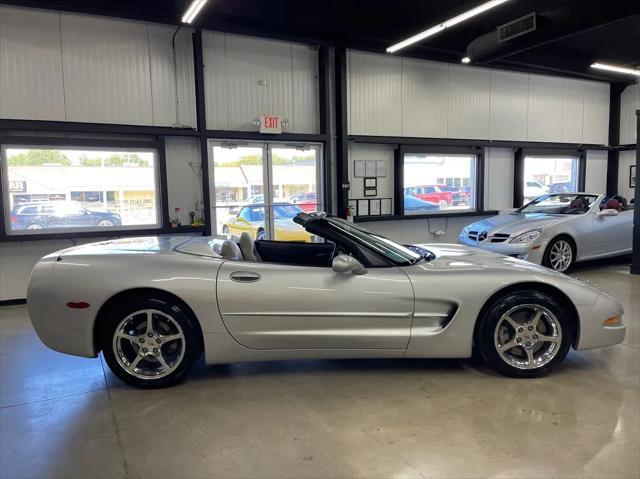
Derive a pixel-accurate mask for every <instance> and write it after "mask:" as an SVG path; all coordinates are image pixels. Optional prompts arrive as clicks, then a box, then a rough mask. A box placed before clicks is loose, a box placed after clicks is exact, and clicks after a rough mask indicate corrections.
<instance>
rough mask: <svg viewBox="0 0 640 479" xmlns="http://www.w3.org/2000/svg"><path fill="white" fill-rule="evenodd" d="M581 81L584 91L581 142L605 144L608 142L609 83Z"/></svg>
mask: <svg viewBox="0 0 640 479" xmlns="http://www.w3.org/2000/svg"><path fill="white" fill-rule="evenodd" d="M582 83H583V88H584V91H585V95H584V123H583V126H582V142H583V143H595V144H598V145H606V144H608V143H609V93H610V89H609V84H608V83H598V82H582Z"/></svg>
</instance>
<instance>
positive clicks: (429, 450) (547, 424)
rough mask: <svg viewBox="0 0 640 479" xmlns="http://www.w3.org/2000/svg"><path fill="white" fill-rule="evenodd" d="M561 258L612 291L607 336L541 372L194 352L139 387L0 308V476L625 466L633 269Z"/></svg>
mask: <svg viewBox="0 0 640 479" xmlns="http://www.w3.org/2000/svg"><path fill="white" fill-rule="evenodd" d="M628 271H629V267H628V264H626V263H623V262H620V261H615V262H599V263H592V264H588V265H585V266H579V267H578V269H577V270H576V271H575V274H576V275H577V276H579V277H581V278H582V279H585V280H588V281H590V282H592V283H593V284H595V285H596V286H598V287H600V288H602V289H605V290H607V291H609V292H610V293H612V294H613V295H614V296H616V297H617V298H618V299H619V300H621V301H622V303H623V304H624V307H625V311H626V314H625V322H626V323H627V325H628V328H629V329H628V334H627V338H626V340H625V342H624V344H623V345H618V346H615V347H611V348H607V349H602V350H594V351H587V352H581V353H576V352H572V353H570V355H569V357H568V358H567V361H566V362H565V364H564V365H563V366H562V367H561V368H560V369H559V370H558V371H556V372H555V373H554V374H552V375H551V376H549V377H547V378H544V379H536V380H514V379H507V378H503V377H500V376H496V375H494V374H493V373H491V372H490V371H489V370H487V369H486V368H484V367H482V366H478V365H476V364H475V363H474V362H473V361H471V360H462V361H444V360H437V361H436V360H372V361H364V360H356V361H343V360H341V361H337V360H334V361H287V362H268V363H256V364H235V365H223V366H210V367H205V366H203V365H202V364H200V365H198V367H197V368H196V370H195V371H194V372H193V373H192V375H191V377H190V379H189V380H188V381H187V382H186V383H184V384H182V385H181V386H178V387H176V388H173V389H168V390H161V391H139V390H135V389H131V388H129V387H127V386H125V385H123V384H122V383H120V382H119V381H118V380H117V379H116V378H115V377H114V376H113V375H112V374H110V373H109V371H108V369H107V368H106V365H105V364H104V362H103V361H102V360H101V359H93V360H92V359H82V358H75V357H71V356H66V355H63V354H59V353H55V352H53V351H50V350H48V349H47V348H46V347H45V346H43V345H42V344H41V343H40V341H39V340H38V338H37V337H36V335H35V333H34V331H33V329H32V327H31V324H30V323H29V320H28V318H27V314H26V309H25V308H24V307H22V306H20V307H4V308H0V477H1V478H7V479H20V478H27V477H37V478H43V477H54V478H74V477H82V478H85V477H99V478H102V477H104V478H119V477H122V478H124V477H132V478H133V477H135V478H155V479H158V478H169V477H172V478H173V477H189V478H201V477H202V478H204V477H224V478H227V477H236V478H254V477H270V478H284V477H318V478H320V477H321V478H328V477H336V478H338V477H393V478H404V477H418V478H421V477H447V478H466V477H470V478H471V477H474V478H475V477H493V478H511V477H523V478H525V477H526V478H528V477H559V478H560V477H561V478H566V477H580V478H583V477H596V478H630V479H631V478H638V477H640V463H639V461H638V457H640V326H639V324H638V323H639V322H640V277H638V276H635V277H634V276H630V275H629V273H628Z"/></svg>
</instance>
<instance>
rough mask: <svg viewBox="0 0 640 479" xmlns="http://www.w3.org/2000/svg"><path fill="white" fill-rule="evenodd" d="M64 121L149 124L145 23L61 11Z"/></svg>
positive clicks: (148, 70) (149, 90) (147, 46)
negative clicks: (69, 13)
mask: <svg viewBox="0 0 640 479" xmlns="http://www.w3.org/2000/svg"><path fill="white" fill-rule="evenodd" d="M61 31H62V63H63V69H64V70H63V71H64V93H65V101H66V110H67V120H70V121H82V122H97V123H124V124H133V125H153V106H152V99H151V73H150V65H149V42H148V37H147V24H146V23H140V22H132V21H126V20H114V19H109V18H103V17H92V16H88V15H67V14H63V15H62V16H61Z"/></svg>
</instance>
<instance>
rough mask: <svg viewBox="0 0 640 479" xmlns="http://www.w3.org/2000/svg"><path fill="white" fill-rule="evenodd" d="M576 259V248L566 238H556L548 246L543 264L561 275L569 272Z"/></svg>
mask: <svg viewBox="0 0 640 479" xmlns="http://www.w3.org/2000/svg"><path fill="white" fill-rule="evenodd" d="M575 258H576V248H575V246H574V245H573V241H571V240H570V239H569V238H568V237H566V236H558V237H557V238H554V239H553V240H551V242H550V243H549V246H547V249H546V250H545V252H544V257H543V258H542V264H543V265H544V266H546V267H547V268H551V269H554V270H556V271H559V272H561V273H564V272H565V271H568V270H569V268H571V266H572V265H573V263H574V262H575Z"/></svg>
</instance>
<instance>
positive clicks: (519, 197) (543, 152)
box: [513, 148, 587, 208]
mask: <svg viewBox="0 0 640 479" xmlns="http://www.w3.org/2000/svg"><path fill="white" fill-rule="evenodd" d="M526 156H538V157H540V156H549V157H558V156H571V157H575V158H577V159H578V178H577V179H578V191H577V193H579V192H585V191H584V190H585V183H586V173H587V151H586V150H582V149H562V148H517V149H516V150H515V151H514V153H513V207H514V208H521V207H522V206H524V163H525V161H524V160H525V157H526ZM585 193H586V192H585Z"/></svg>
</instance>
